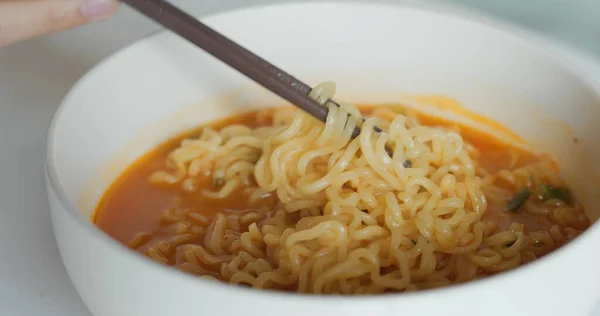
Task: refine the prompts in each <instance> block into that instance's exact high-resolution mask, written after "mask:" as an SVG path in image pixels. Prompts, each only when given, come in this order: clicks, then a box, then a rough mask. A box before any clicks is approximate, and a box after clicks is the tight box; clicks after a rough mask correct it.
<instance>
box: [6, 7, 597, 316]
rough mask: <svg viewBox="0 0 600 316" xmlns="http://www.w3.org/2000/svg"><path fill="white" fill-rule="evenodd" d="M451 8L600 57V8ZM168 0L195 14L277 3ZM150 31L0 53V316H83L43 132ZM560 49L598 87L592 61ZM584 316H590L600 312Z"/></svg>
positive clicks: (88, 31)
mask: <svg viewBox="0 0 600 316" xmlns="http://www.w3.org/2000/svg"><path fill="white" fill-rule="evenodd" d="M456 1H457V2H462V3H463V4H466V5H471V6H473V7H475V8H477V9H479V10H483V11H487V12H488V13H491V14H492V15H497V16H500V17H503V18H506V19H511V20H513V21H514V22H516V23H518V24H521V25H524V26H527V27H529V28H531V29H533V30H536V31H543V32H545V33H546V34H549V35H551V36H554V37H557V38H560V39H561V40H562V41H565V42H569V43H570V44H572V45H574V46H576V47H579V48H583V49H586V50H588V53H589V55H599V54H600V40H599V39H600V1H596V0H589V1H588V0H572V1H562V2H561V1H559V0H544V2H543V3H541V2H540V1H541V0H539V1H538V0H531V1H525V0H456ZM494 1H495V2H494ZM172 2H174V3H175V4H179V5H181V6H182V7H184V8H185V9H187V10H189V11H190V12H192V13H194V14H198V15H200V14H208V13H212V12H216V11H222V10H225V9H230V8H235V7H238V6H240V5H242V4H243V5H254V4H264V3H273V2H279V1H276V0H220V1H219V0H187V1H186V0H173V1H172ZM388 2H390V1H388ZM396 2H412V3H414V2H421V3H422V2H424V0H414V1H413V0H406V1H402V0H397V1H396ZM430 2H431V1H430ZM442 2H444V1H442ZM524 2H527V3H528V4H529V6H528V5H526V4H524ZM446 3H448V2H446ZM536 6H537V7H538V8H543V9H539V10H538V9H534V8H535V7H536ZM548 7H554V9H548ZM558 11H560V12H561V14H557V12H558ZM158 29H159V28H158V27H157V26H156V25H153V23H151V22H149V21H147V20H146V19H145V18H143V17H141V16H138V15H137V14H135V13H134V12H132V11H130V10H123V11H122V12H121V13H120V14H119V15H118V16H117V17H116V18H115V19H113V20H111V21H110V22H108V23H101V24H97V25H93V26H87V27H83V28H80V29H77V30H74V31H69V32H64V33H61V34H56V35H52V36H48V37H44V38H39V39H35V40H31V41H28V42H24V43H20V44H17V45H14V46H11V47H7V48H2V49H0V315H6V316H13V315H14V316H38V315H44V316H91V314H90V312H89V311H88V310H87V309H86V307H85V306H84V305H83V303H82V302H81V300H80V298H79V296H78V295H77V293H76V292H75V289H74V288H73V286H72V285H71V282H70V281H69V279H68V277H67V274H66V272H65V270H64V267H63V265H62V263H61V260H60V257H59V254H58V250H57V248H56V245H55V242H54V236H53V233H52V228H51V224H50V218H49V214H48V211H47V205H46V193H45V188H44V183H43V181H42V180H43V168H42V161H43V152H44V137H45V134H46V127H47V124H48V122H49V119H50V117H51V115H52V113H53V112H54V110H55V109H56V107H57V105H58V104H59V103H60V101H61V99H62V97H63V96H64V95H65V93H66V92H67V91H68V89H69V88H70V87H71V86H72V85H73V84H74V83H75V82H76V81H77V79H78V78H79V77H80V76H82V75H83V74H84V73H85V72H86V71H87V70H88V69H89V68H90V67H92V66H93V65H94V64H96V63H97V62H99V61H100V60H102V59H103V58H105V57H106V56H108V55H109V54H111V53H113V52H115V51H117V50H118V49H120V48H122V47H123V46H125V45H127V44H129V43H131V42H133V41H135V40H136V39H139V38H142V37H145V36H147V35H149V34H152V33H155V32H156V31H157V30H158ZM564 49H565V50H566V54H567V55H568V56H569V57H570V58H571V59H572V60H573V61H574V62H577V63H578V64H579V65H580V66H581V67H582V68H584V69H585V70H586V71H588V72H589V73H590V74H593V75H594V76H595V78H597V79H596V80H597V82H600V64H597V63H595V62H593V61H591V59H590V58H589V57H585V56H583V55H582V54H580V53H579V52H576V51H574V50H571V49H566V48H564ZM592 315H597V316H600V305H598V306H597V307H596V309H595V311H594V313H592ZM132 316H133V315H132Z"/></svg>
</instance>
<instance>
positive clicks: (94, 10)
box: [0, 0, 118, 46]
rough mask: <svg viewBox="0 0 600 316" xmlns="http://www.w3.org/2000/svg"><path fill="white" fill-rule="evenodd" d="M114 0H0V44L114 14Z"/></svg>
mask: <svg viewBox="0 0 600 316" xmlns="http://www.w3.org/2000/svg"><path fill="white" fill-rule="evenodd" d="M117 8H118V2H117V1H115V0H0V46H2V45H7V44H10V43H14V42H17V41H21V40H24V39H27V38H30V37H34V36H38V35H42V34H46V33H51V32H57V31H61V30H65V29H68V28H72V27H74V26H77V25H81V24H85V23H88V22H92V21H98V20H102V19H104V18H107V17H109V16H111V15H112V14H114V13H115V12H116V10H117Z"/></svg>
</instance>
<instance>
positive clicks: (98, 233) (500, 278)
mask: <svg viewBox="0 0 600 316" xmlns="http://www.w3.org/2000/svg"><path fill="white" fill-rule="evenodd" d="M331 5H336V6H346V7H348V6H353V7H355V8H359V9H360V8H365V9H366V8H369V9H379V10H383V9H391V10H398V11H402V10H404V11H416V12H419V13H426V14H430V15H441V16H444V17H447V18H452V19H454V20H459V21H461V22H469V23H471V24H473V25H474V26H477V27H479V28H488V29H492V30H495V31H499V32H501V33H503V35H505V36H509V37H511V38H512V39H514V40H520V41H524V42H527V48H528V49H529V50H532V49H533V50H536V52H537V53H539V54H543V55H545V56H546V57H548V58H549V61H550V62H551V63H553V64H554V65H555V66H557V67H559V68H560V69H562V70H563V71H566V72H567V73H569V74H571V75H572V76H573V77H574V78H576V79H577V80H578V83H579V84H581V85H582V86H584V87H585V88H587V89H588V90H589V91H593V92H594V96H595V97H596V99H598V100H600V86H599V85H597V84H595V81H594V80H592V78H591V77H590V76H589V75H588V74H587V73H586V72H585V71H583V70H582V69H579V67H578V66H577V65H575V64H574V63H573V62H571V61H570V60H568V59H567V58H566V56H564V55H563V54H562V53H560V52H558V51H557V50H556V49H553V47H552V46H551V45H549V43H550V42H556V41H555V40H551V39H550V38H548V37H546V36H543V35H540V34H535V33H533V32H531V31H527V30H525V29H523V28H521V27H517V26H515V25H513V24H511V23H508V22H505V21H500V20H498V19H495V18H493V17H490V16H487V15H485V14H482V13H481V12H475V11H473V10H469V9H468V8H465V7H464V6H454V7H451V6H450V7H448V6H447V5H445V4H440V3H438V4H432V3H419V4H416V3H410V4H407V3H387V2H379V1H378V2H370V1H368V0H351V1H348V2H337V1H335V0H323V1H318V2H317V1H308V2H288V3H277V4H267V5H256V6H242V7H238V8H235V9H232V10H226V11H221V12H218V13H215V14H209V15H204V16H201V17H200V18H201V19H202V20H203V21H206V20H220V19H228V18H231V16H235V15H237V14H252V13H253V12H256V11H262V10H269V9H280V10H281V9H287V10H293V9H294V8H298V7H314V8H318V7H322V6H331ZM456 7H460V10H456ZM166 34H169V31H164V30H163V31H160V32H154V33H152V34H150V35H149V36H145V37H142V38H140V39H139V40H136V41H135V42H133V43H131V44H129V45H127V46H125V47H123V48H121V49H119V50H118V51H116V52H114V53H112V54H111V55H110V56H108V57H107V58H105V59H103V60H102V61H100V62H99V63H98V64H96V65H95V66H93V67H92V68H91V69H90V70H88V71H87V72H86V73H85V74H84V75H83V76H82V77H81V78H80V79H79V80H78V81H77V82H76V83H75V84H74V85H73V86H72V87H71V89H70V90H69V91H68V93H67V94H66V96H65V97H64V98H63V100H62V101H61V103H60V104H59V106H58V107H57V109H56V110H55V112H54V114H53V115H52V118H51V120H50V123H49V126H48V129H47V134H46V140H45V147H46V148H45V153H44V173H45V177H46V178H47V179H48V181H47V183H49V185H47V188H48V189H49V190H52V191H53V193H54V194H55V195H56V197H57V198H58V201H59V202H60V204H61V206H62V207H63V209H64V211H65V213H67V214H68V216H69V217H70V218H71V220H73V221H74V222H75V223H76V225H78V226H79V228H81V229H83V230H85V231H86V234H89V235H90V237H92V238H94V239H96V240H97V241H99V242H101V243H103V244H105V245H106V246H107V247H110V248H112V249H113V250H114V251H116V252H118V253H120V254H122V255H123V256H125V257H127V258H128V259H130V260H132V261H136V264H137V265H140V268H141V267H144V268H146V269H151V270H152V272H153V273H157V274H161V276H164V277H168V278H171V279H175V278H177V279H179V280H180V281H181V282H186V283H187V284H189V285H191V286H196V287H201V286H204V287H207V288H208V287H210V289H211V290H212V291H213V292H215V293H216V291H219V292H220V293H226V294H227V295H237V296H240V295H246V296H250V297H253V298H256V299H260V298H269V299H272V298H273V297H274V296H275V297H281V298H287V299H288V303H296V304H299V303H315V302H319V303H320V304H328V305H330V304H339V303H341V302H343V303H344V304H353V305H360V304H363V303H365V302H366V301H368V302H378V303H383V302H393V303H399V302H401V301H406V300H414V299H419V300H423V299H426V298H428V297H430V296H439V295H441V294H444V293H448V294H449V293H451V292H452V293H453V294H456V293H458V292H463V293H464V292H474V291H476V290H478V289H482V287H486V286H487V287H490V286H491V285H496V286H498V285H500V284H501V283H506V282H509V281H510V280H512V279H514V278H515V277H516V276H518V275H520V274H523V273H527V271H530V270H532V269H536V267H539V266H542V265H546V266H547V265H550V264H551V263H552V262H553V261H554V259H555V258H556V257H558V256H564V255H567V254H568V253H570V252H573V251H575V247H573V246H574V245H575V244H580V243H581V242H583V241H584V240H589V239H590V236H589V235H590V234H591V232H592V231H595V230H598V226H599V225H600V224H599V223H598V222H600V221H596V222H595V223H593V224H592V225H591V226H590V227H589V228H588V229H587V230H586V231H584V232H583V233H582V234H581V235H580V236H578V237H577V238H576V239H575V240H573V241H572V242H570V243H569V245H565V246H563V247H560V248H559V249H556V250H555V251H552V252H551V253H549V254H547V255H545V256H544V257H543V258H540V259H539V260H535V261H533V262H531V263H529V264H526V265H524V266H520V267H517V268H515V269H512V270H509V271H505V272H502V273H499V274H497V275H493V276H490V277H486V278H483V279H477V280H472V281H469V282H466V283H460V284H452V285H450V286H444V287H441V288H434V289H428V290H424V291H416V292H405V293H402V294H401V295H393V294H392V295H358V296H354V295H343V296H333V295H314V294H304V293H296V292H283V291H275V290H269V289H267V290H265V289H261V290H256V289H253V288H247V287H241V286H232V285H230V284H228V283H224V282H214V281H212V282H211V281H208V280H205V279H202V278H199V277H193V276H190V275H189V274H187V273H184V272H182V271H179V270H177V269H171V268H165V267H164V266H162V265H160V264H157V263H155V262H153V261H151V260H148V259H147V258H145V257H143V256H142V255H140V254H139V253H137V252H135V251H133V250H131V249H129V248H127V247H125V246H123V245H122V244H121V243H120V242H118V241H117V240H115V239H114V238H112V237H110V236H109V235H107V234H106V233H104V232H103V231H102V230H101V229H99V228H98V227H97V226H96V225H94V224H93V223H92V222H91V221H90V220H88V219H87V218H85V217H83V216H81V214H80V212H79V211H78V207H77V206H76V205H75V203H74V202H73V201H72V200H71V199H70V198H69V197H68V195H67V193H66V191H65V189H64V187H63V186H62V184H61V183H60V181H59V176H58V171H57V169H56V166H55V161H54V148H53V147H54V146H53V144H54V140H55V136H56V135H55V134H56V128H57V124H58V121H59V120H60V117H61V115H62V113H63V112H64V111H65V110H66V108H67V105H68V104H70V103H71V99H72V98H73V95H75V94H76V92H77V91H78V90H79V88H80V87H81V86H83V85H85V84H86V83H87V82H88V81H89V80H91V79H92V78H94V76H95V74H96V73H97V72H99V71H101V70H102V69H103V68H104V66H105V65H106V64H107V63H110V62H112V61H114V60H116V59H117V58H118V57H119V56H121V55H122V54H124V53H125V52H127V51H132V50H134V49H136V48H137V47H139V46H140V45H143V44H144V43H147V42H150V41H153V40H157V39H159V38H160V37H161V36H164V35H166ZM61 211H63V210H61ZM53 226H54V227H55V229H56V224H55V223H54V222H53ZM488 284H490V285H488ZM290 300H293V301H290Z"/></svg>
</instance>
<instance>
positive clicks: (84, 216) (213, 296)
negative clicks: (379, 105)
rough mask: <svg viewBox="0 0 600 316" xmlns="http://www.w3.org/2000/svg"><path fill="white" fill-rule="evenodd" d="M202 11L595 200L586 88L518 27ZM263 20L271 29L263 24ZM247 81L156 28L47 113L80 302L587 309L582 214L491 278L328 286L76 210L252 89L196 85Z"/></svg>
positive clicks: (235, 309)
mask: <svg viewBox="0 0 600 316" xmlns="http://www.w3.org/2000/svg"><path fill="white" fill-rule="evenodd" d="M309 19H312V20H314V21H324V20H328V21H329V23H326V24H322V25H317V24H316V23H310V22H308V21H309ZM205 21H206V22H207V23H208V24H210V25H212V26H214V27H215V28H217V29H218V30H220V31H222V32H223V33H225V34H227V35H229V36H231V37H232V38H233V39H235V40H238V41H239V42H241V43H242V44H244V45H246V46H247V47H248V48H250V49H252V50H254V51H255V52H257V53H259V54H260V55H263V56H265V57H267V59H269V60H271V61H273V62H274V63H275V64H278V65H280V66H282V67H283V68H285V69H286V70H288V71H289V72H291V73H294V74H296V75H298V76H299V77H300V78H302V79H305V80H306V81H308V82H310V83H311V84H314V83H315V82H317V81H319V80H326V79H327V80H328V79H333V80H335V81H337V82H338V84H339V89H340V90H341V92H342V96H344V97H346V98H348V99H350V100H358V99H368V100H370V101H372V102H382V101H396V100H397V98H398V97H399V96H400V94H401V93H437V94H443V95H448V96H452V97H455V98H457V99H459V100H460V101H461V102H462V103H463V105H464V106H465V107H467V108H469V109H473V110H476V111H477V112H479V113H482V114H485V115H486V116H490V117H493V118H494V119H496V120H498V121H500V122H502V123H504V124H506V125H507V126H509V127H510V128H512V129H513V130H514V131H516V132H518V133H519V134H521V135H523V136H524V137H526V138H528V139H530V140H532V141H533V144H534V145H535V146H536V147H537V148H539V149H541V150H544V151H547V152H550V153H552V154H553V155H555V157H556V158H557V159H558V161H559V163H561V165H563V166H568V167H569V168H565V171H566V172H565V174H564V175H565V177H566V178H567V179H568V180H569V182H570V184H571V185H572V186H574V187H575V188H576V189H578V190H577V191H578V192H579V193H580V196H579V197H580V198H581V199H582V200H583V201H584V202H585V203H587V204H588V208H590V209H598V207H599V206H600V204H599V203H598V202H597V201H596V198H597V197H596V196H597V192H598V191H597V182H595V178H593V177H590V175H591V174H594V173H597V172H598V171H599V169H600V168H599V167H597V166H594V165H593V164H591V163H590V161H593V160H595V159H600V148H599V147H598V144H595V143H594V139H595V138H596V137H598V136H600V126H598V125H597V124H594V122H595V121H596V120H597V119H598V118H600V108H599V107H598V104H600V101H599V98H598V95H597V91H596V90H595V88H594V87H592V86H591V85H589V84H587V83H586V80H585V79H584V78H582V75H580V74H579V73H577V72H575V71H573V70H571V69H570V67H569V65H567V64H566V62H564V61H563V60H561V59H560V58H556V57H554V56H552V55H550V54H548V53H546V52H545V51H544V49H541V48H537V47H536V46H533V45H532V44H531V40H530V39H527V40H525V39H521V38H517V37H514V36H513V35H511V34H510V33H508V32H505V31H502V30H498V29H495V28H492V27H489V26H485V25H482V24H479V23H477V22H473V21H468V20H463V19H459V18H456V17H453V16H449V15H444V14H439V13H434V12H428V11H423V10H417V9H411V8H403V7H394V6H383V5H379V6H376V5H359V4H354V5H348V4H346V5H341V4H296V5H285V6H275V7H269V8H263V9H249V10H241V11H237V12H233V13H228V14H222V15H218V16H214V17H211V18H207V19H205ZM273 24H275V25H280V26H281V27H279V28H275V29H273V28H270V26H271V25H273ZM256 34H260V36H257V35H256ZM289 34H294V35H295V36H296V39H298V38H300V39H301V40H300V41H295V40H292V39H291V37H289V36H288V35H289ZM313 47H317V48H318V49H315V48H313ZM300 56H302V58H300ZM99 86H102V87H103V89H102V90H99V89H96V88H97V87H99ZM248 86H249V82H248V81H247V80H246V79H245V78H243V77H241V76H240V75H238V74H237V73H235V72H234V71H232V70H230V69H228V68H227V67H226V66H224V65H222V64H220V63H218V62H216V61H215V60H214V59H213V58H211V57H210V56H207V55H206V54H204V53H202V52H199V51H197V50H196V49H194V48H193V47H191V46H190V45H189V44H187V43H185V42H183V41H182V40H181V39H179V38H177V37H175V36H172V35H170V34H161V35H159V36H156V37H153V38H150V39H148V40H145V41H142V42H140V43H137V44H135V45H133V46H131V47H130V48H128V49H126V50H124V51H123V52H122V53H120V54H118V55H116V56H114V57H113V58H111V59H110V60H108V61H107V62H105V63H103V64H102V65H101V66H99V67H98V68H96V69H95V70H94V71H92V72H91V73H90V74H88V75H87V76H86V77H85V78H84V79H83V80H82V81H81V82H80V83H79V84H78V85H77V86H76V87H75V88H74V89H73V90H72V91H71V93H70V94H69V95H68V97H67V98H66V99H65V101H64V103H63V104H62V105H61V107H60V109H59V111H58V112H57V115H56V116H55V118H54V120H53V123H52V125H51V127H50V132H49V139H48V157H47V161H46V164H47V166H46V168H47V172H48V176H47V185H48V196H49V201H50V209H51V216H52V221H53V225H54V231H55V235H56V239H57V242H58V246H59V249H60V252H61V256H62V258H63V261H64V263H65V266H66V268H67V271H68V273H69V275H70V277H71V279H72V281H73V283H74V285H75V287H76V288H77V291H78V292H79V294H80V295H81V296H82V298H83V300H84V302H85V303H86V304H87V305H88V307H89V308H90V310H91V311H92V312H93V313H94V314H95V315H96V316H115V315H116V316H118V315H127V316H129V315H150V316H152V315H166V314H174V315H177V314H192V313H193V314H197V313H201V314H209V315H211V314H220V315H237V314H241V313H248V312H249V311H250V312H259V311H260V313H261V314H264V315H280V314H284V313H285V314H287V315H306V314H308V313H314V311H315V310H318V311H319V314H321V313H322V314H329V315H365V314H371V315H387V314H395V313H397V312H398V311H402V312H403V313H408V314H418V315H437V314H440V313H444V314H449V315H457V314H461V315H537V314H539V315H587V313H589V311H590V310H591V309H592V307H593V304H594V302H595V300H596V298H597V297H598V294H599V291H600V282H599V281H600V270H597V269H595V267H596V266H597V264H598V262H600V258H599V257H598V255H596V254H594V253H591V252H589V251H587V250H588V249H592V247H593V245H594V243H595V242H596V240H598V239H600V229H599V228H598V227H596V226H594V227H593V228H592V229H590V230H589V231H588V232H586V233H585V234H584V235H582V236H581V238H578V239H577V240H576V241H575V242H574V243H572V244H571V245H569V246H568V247H565V248H563V249H561V250H559V251H557V252H556V253H554V254H552V255H549V256H548V257H547V258H544V259H542V260H539V261H538V262H536V263H533V264H531V265H528V266H527V267H524V268H522V269H518V270H515V271H513V272H509V273H505V274H503V275H500V276H498V277H493V278H488V279H485V280H483V281H479V282H472V283H469V284H466V285H461V286H455V287H450V288H447V289H442V290H434V291H426V292H420V293H415V294H404V295H386V296H373V297H359V298H342V297H312V296H310V297H309V296H300V295H288V294H282V293H271V292H264V291H252V290H248V289H244V288H237V287H229V286H226V285H223V284H219V283H212V282H206V281H202V280H198V279H196V278H191V277H189V276H187V275H183V274H181V273H179V272H176V271H172V270H168V269H165V268H163V267H160V266H158V265H156V264H154V263H152V262H150V261H148V260H146V259H144V258H142V257H140V256H138V255H136V254H134V253H132V252H130V251H128V250H126V249H125V248H124V247H122V246H120V245H118V244H117V243H116V242H115V241H113V240H112V239H110V238H109V237H108V236H106V235H104V234H103V233H101V232H100V231H99V230H98V229H96V228H95V227H94V226H93V225H91V224H90V223H89V219H88V218H89V214H90V211H91V209H92V208H91V205H93V203H89V202H90V201H92V202H93V201H94V198H97V197H98V195H99V194H100V193H101V191H102V189H103V188H106V186H107V185H108V184H110V182H111V181H112V180H114V178H115V177H116V176H117V175H118V174H119V172H120V171H122V169H123V168H124V167H126V166H127V164H128V163H130V162H131V161H132V160H133V159H135V157H137V156H139V155H140V154H142V153H143V152H145V151H146V150H148V149H150V148H151V147H152V146H153V145H155V144H156V143H157V142H159V141H161V140H164V139H165V138H166V137H168V136H171V135H173V134H175V133H177V132H179V131H181V130H182V129H186V128H189V127H191V126H194V125H198V124H201V123H202V122H204V121H206V120H210V119H214V118H217V117H222V116H225V115H228V114H230V113H231V111H235V109H236V108H239V107H240V103H239V102H236V101H244V102H251V101H252V100H257V99H261V100H262V99H263V98H265V94H264V93H263V92H261V90H259V89H252V88H250V89H246V90H245V92H244V93H243V94H241V97H240V98H238V97H239V96H240V95H239V94H238V95H236V97H233V98H219V99H214V98H212V97H214V96H215V95H219V94H222V93H225V92H230V91H231V90H232V89H236V88H238V89H239V88H240V87H248ZM230 95H231V94H230ZM207 98H208V99H209V100H210V101H206V99H207ZM268 99H269V103H272V101H274V99H273V98H268ZM202 101H204V102H202ZM199 104H200V105H199ZM219 105H220V106H219ZM557 122H560V123H557ZM567 130H568V131H567ZM573 137H577V138H579V141H578V142H577V143H575V142H573V141H572V139H573ZM584 149H585V150H584ZM573 153H576V154H573ZM99 174H100V176H99ZM90 183H91V184H92V185H93V187H92V189H94V190H91V191H90V190H89V188H90ZM82 201H83V202H86V203H83V204H82V203H81V202H82ZM75 205H78V206H79V207H78V208H76V206H75ZM592 215H593V216H594V217H595V218H597V216H598V214H592ZM549 298H554V299H549ZM231 302H235V304H231Z"/></svg>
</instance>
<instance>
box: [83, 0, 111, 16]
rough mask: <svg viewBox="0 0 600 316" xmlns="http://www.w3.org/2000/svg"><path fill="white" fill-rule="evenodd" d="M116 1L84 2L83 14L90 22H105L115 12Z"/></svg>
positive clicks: (88, 0)
mask: <svg viewBox="0 0 600 316" xmlns="http://www.w3.org/2000/svg"><path fill="white" fill-rule="evenodd" d="M115 6H116V2H115V1H114V0H82V3H81V14H83V16H84V17H86V18H87V19H88V20H89V21H98V20H103V19H105V18H107V17H109V16H110V15H111V14H112V13H113V12H114V11H115Z"/></svg>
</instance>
